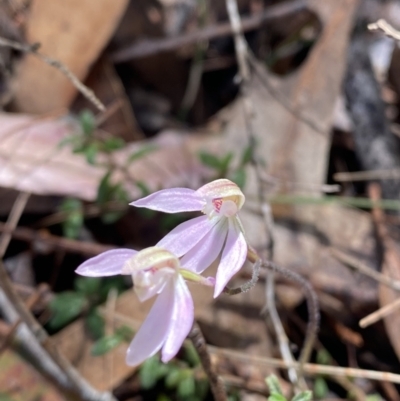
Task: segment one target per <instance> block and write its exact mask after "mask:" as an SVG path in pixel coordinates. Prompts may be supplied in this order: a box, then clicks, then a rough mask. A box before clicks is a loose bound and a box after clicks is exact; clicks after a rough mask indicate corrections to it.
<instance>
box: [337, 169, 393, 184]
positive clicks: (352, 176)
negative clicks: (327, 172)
mask: <svg viewBox="0 0 400 401" xmlns="http://www.w3.org/2000/svg"><path fill="white" fill-rule="evenodd" d="M333 179H334V180H335V181H339V182H355V181H372V180H398V179H400V169H398V168H392V169H389V170H370V171H354V172H345V173H336V174H334V175H333Z"/></svg>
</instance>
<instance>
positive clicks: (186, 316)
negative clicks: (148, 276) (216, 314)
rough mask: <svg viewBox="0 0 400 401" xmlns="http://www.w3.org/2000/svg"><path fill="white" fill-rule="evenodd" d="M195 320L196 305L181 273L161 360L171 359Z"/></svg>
mask: <svg viewBox="0 0 400 401" xmlns="http://www.w3.org/2000/svg"><path fill="white" fill-rule="evenodd" d="M193 320H194V306H193V299H192V296H191V295H190V291H189V289H188V287H187V285H186V283H185V280H184V279H183V278H182V276H181V275H178V277H177V278H176V281H175V301H174V308H173V313H172V317H171V325H170V327H169V331H168V336H167V338H166V340H165V344H164V346H163V347H162V352H161V360H162V361H163V362H164V363H167V362H168V361H170V360H171V359H172V358H173V357H174V356H175V355H176V354H177V353H178V351H179V349H180V348H181V346H182V344H183V342H184V341H185V338H186V337H187V335H188V334H189V332H190V330H191V328H192V326H193Z"/></svg>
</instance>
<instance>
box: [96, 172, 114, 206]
mask: <svg viewBox="0 0 400 401" xmlns="http://www.w3.org/2000/svg"><path fill="white" fill-rule="evenodd" d="M110 176H111V171H108V172H107V173H106V174H105V175H104V176H103V178H102V179H101V181H100V184H99V187H98V188H97V198H96V202H97V203H99V204H100V205H102V204H104V203H106V202H107V201H108V200H109V198H110V193H111V192H112V186H111V183H110Z"/></svg>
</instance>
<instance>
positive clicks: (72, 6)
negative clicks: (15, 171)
mask: <svg viewBox="0 0 400 401" xmlns="http://www.w3.org/2000/svg"><path fill="white" fill-rule="evenodd" d="M127 4H128V0H70V1H68V2H65V1H63V0H53V1H51V2H48V1H46V0H36V1H34V2H32V8H31V11H30V17H29V20H28V22H27V26H26V39H27V42H28V43H40V44H41V48H40V50H41V52H42V53H43V54H45V55H47V56H49V57H52V58H54V59H56V60H58V61H60V62H62V63H64V64H65V65H66V66H67V67H68V68H69V69H70V70H71V71H72V72H73V73H74V74H75V75H76V76H77V77H78V78H79V79H80V80H83V79H84V78H85V77H86V75H87V74H88V72H89V68H90V67H91V65H92V64H93V62H94V61H95V60H96V59H97V58H98V56H99V54H100V52H101V51H102V50H103V48H104V47H105V46H106V44H107V43H108V41H109V39H110V37H111V35H112V33H113V32H114V30H115V28H116V26H117V24H118V21H119V20H120V18H121V16H122V14H123V12H124V10H125V8H126V6H127ZM15 85H16V92H15V107H16V110H17V111H20V112H24V113H47V112H50V111H53V110H57V109H60V108H63V107H68V106H69V105H70V104H71V102H72V100H73V98H74V97H75V95H76V92H77V91H76V88H75V87H74V86H73V85H72V84H71V83H70V82H69V80H68V79H67V78H66V77H65V76H64V75H63V74H62V73H61V72H60V71H58V70H56V69H55V68H53V67H50V66H48V65H46V64H44V63H43V61H42V60H39V59H38V58H36V57H35V56H33V55H27V56H26V57H25V58H24V59H23V61H22V62H21V65H20V67H19V70H18V73H17V74H16V75H15Z"/></svg>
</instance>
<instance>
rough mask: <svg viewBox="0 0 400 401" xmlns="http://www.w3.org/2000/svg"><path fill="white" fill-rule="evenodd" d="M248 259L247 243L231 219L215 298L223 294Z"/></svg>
mask: <svg viewBox="0 0 400 401" xmlns="http://www.w3.org/2000/svg"><path fill="white" fill-rule="evenodd" d="M246 257H247V242H246V239H245V237H244V235H243V233H242V231H241V230H240V228H239V226H238V224H237V222H236V221H235V220H233V219H229V229H228V236H227V238H226V243H225V247H224V250H223V251H222V257H221V261H220V263H219V266H218V270H217V276H216V278H215V279H216V282H215V289H214V298H216V297H217V296H218V295H220V294H221V292H222V291H223V289H224V288H225V286H226V285H227V284H228V282H229V280H230V279H231V278H232V276H233V275H234V274H236V273H237V272H238V271H239V270H240V269H241V267H242V266H243V264H244V262H245V260H246Z"/></svg>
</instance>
